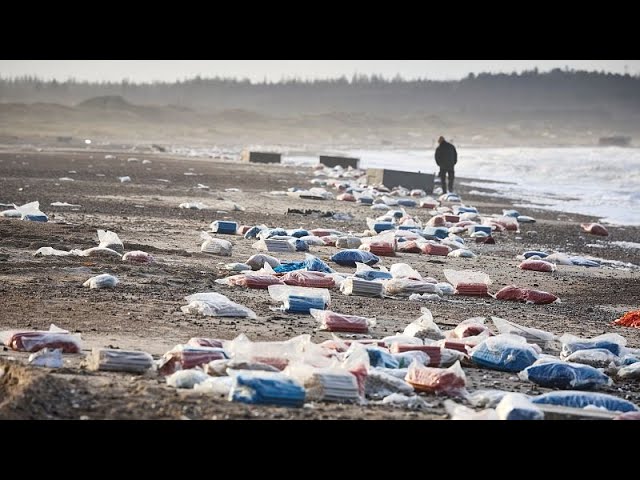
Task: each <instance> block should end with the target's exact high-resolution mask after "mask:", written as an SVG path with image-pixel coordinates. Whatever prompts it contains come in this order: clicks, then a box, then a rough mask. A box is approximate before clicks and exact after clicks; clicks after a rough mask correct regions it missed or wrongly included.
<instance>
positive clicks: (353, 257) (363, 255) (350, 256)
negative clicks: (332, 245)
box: [330, 249, 380, 267]
mask: <svg viewBox="0 0 640 480" xmlns="http://www.w3.org/2000/svg"><path fill="white" fill-rule="evenodd" d="M330 260H331V261H332V262H335V263H337V264H338V265H342V266H346V267H355V266H356V263H364V264H366V265H374V264H376V263H378V262H379V261H380V258H378V256H376V255H374V254H373V253H370V252H363V251H362V250H354V249H347V250H341V251H339V252H338V253H336V254H335V255H333V256H332V257H331V258H330Z"/></svg>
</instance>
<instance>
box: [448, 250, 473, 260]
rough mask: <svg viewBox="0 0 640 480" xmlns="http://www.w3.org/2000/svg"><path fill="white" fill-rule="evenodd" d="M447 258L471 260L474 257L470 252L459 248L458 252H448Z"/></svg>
mask: <svg viewBox="0 0 640 480" xmlns="http://www.w3.org/2000/svg"><path fill="white" fill-rule="evenodd" d="M447 256H448V257H458V258H473V257H475V256H476V254H475V253H473V252H472V251H471V250H467V249H466V248H459V249H458V250H454V251H452V252H449V254H448V255H447Z"/></svg>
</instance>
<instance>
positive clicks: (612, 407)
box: [531, 390, 640, 412]
mask: <svg viewBox="0 0 640 480" xmlns="http://www.w3.org/2000/svg"><path fill="white" fill-rule="evenodd" d="M531 401H532V402H533V403H535V404H538V405H540V404H542V405H559V406H562V407H570V408H585V407H598V408H604V409H606V410H609V411H613V412H637V411H639V410H640V408H638V406H637V405H635V404H633V403H631V402H629V401H627V400H623V399H622V398H618V397H615V396H613V395H608V394H606V393H596V392H580V391H574V390H564V391H559V392H548V393H543V394H542V395H538V396H536V397H533V398H532V399H531Z"/></svg>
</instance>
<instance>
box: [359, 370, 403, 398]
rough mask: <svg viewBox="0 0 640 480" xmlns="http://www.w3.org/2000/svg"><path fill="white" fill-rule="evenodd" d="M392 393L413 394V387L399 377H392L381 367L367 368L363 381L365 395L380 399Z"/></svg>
mask: <svg viewBox="0 0 640 480" xmlns="http://www.w3.org/2000/svg"><path fill="white" fill-rule="evenodd" d="M393 393H401V394H404V395H411V394H413V387H412V386H411V385H409V384H408V383H407V382H405V381H404V380H403V379H401V378H397V377H394V376H393V375H390V374H388V373H386V372H384V371H382V370H381V369H377V368H372V369H370V370H369V374H368V375H367V378H366V381H365V395H366V396H367V398H371V399H374V400H377V399H382V398H384V397H387V396H389V395H391V394H393Z"/></svg>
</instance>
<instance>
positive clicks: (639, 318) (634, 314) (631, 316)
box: [612, 310, 640, 328]
mask: <svg viewBox="0 0 640 480" xmlns="http://www.w3.org/2000/svg"><path fill="white" fill-rule="evenodd" d="M612 323H613V324H614V325H619V326H621V327H632V328H640V310H633V311H631V312H627V313H625V314H624V315H623V316H621V317H620V318H618V319H617V320H614V321H613V322H612Z"/></svg>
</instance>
